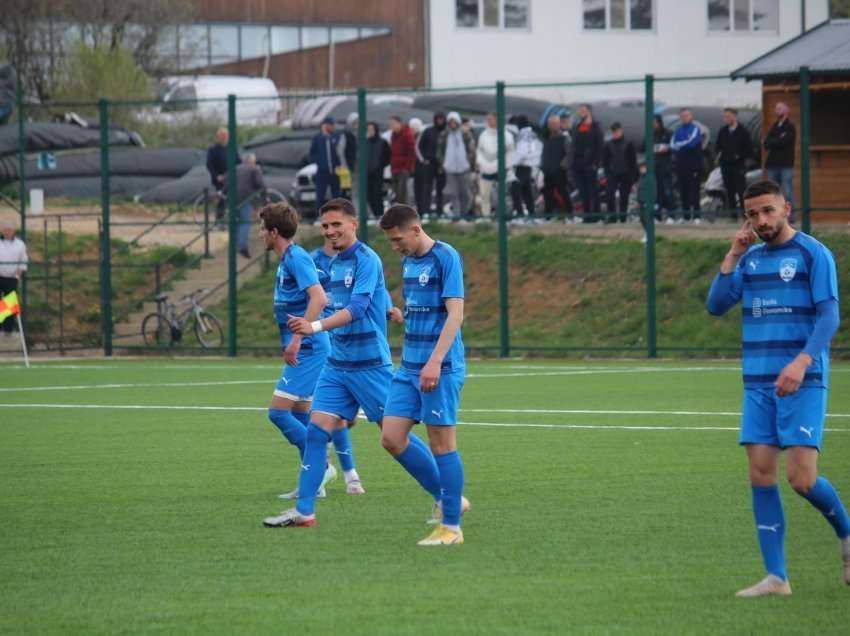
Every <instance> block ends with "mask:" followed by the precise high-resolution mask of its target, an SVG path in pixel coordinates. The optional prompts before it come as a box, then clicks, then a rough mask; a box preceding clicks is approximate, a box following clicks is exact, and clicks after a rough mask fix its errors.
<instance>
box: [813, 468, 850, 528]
mask: <svg viewBox="0 0 850 636" xmlns="http://www.w3.org/2000/svg"><path fill="white" fill-rule="evenodd" d="M803 496H804V497H805V498H806V499H807V500H808V501H809V503H810V504H812V505H813V506H814V507H815V508H817V509H818V510H820V511H821V514H822V515H823V516H824V518H825V519H826V520H827V521H828V522H829V524H830V525H831V526H832V527H833V528H834V529H835V534H837V535H838V538H839V539H844V538H846V537H848V536H850V517H848V516H847V510H846V509H845V508H844V504H843V503H842V502H841V498H840V497H839V496H838V493H837V492H836V491H835V488H833V486H832V484H831V483H829V481H828V480H827V479H826V478H824V477H818V478H817V481H815V485H814V486H812V489H811V490H810V491H809V492H807V493H806V494H805V495H803Z"/></svg>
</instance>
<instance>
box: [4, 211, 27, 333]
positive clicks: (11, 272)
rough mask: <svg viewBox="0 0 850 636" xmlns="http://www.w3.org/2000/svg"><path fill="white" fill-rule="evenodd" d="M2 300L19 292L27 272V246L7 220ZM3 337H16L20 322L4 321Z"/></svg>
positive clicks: (5, 226) (5, 224)
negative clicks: (22, 277)
mask: <svg viewBox="0 0 850 636" xmlns="http://www.w3.org/2000/svg"><path fill="white" fill-rule="evenodd" d="M0 230H2V233H1V234H0V298H2V297H3V296H5V295H6V294H10V293H12V292H13V291H18V279H20V277H21V274H23V273H24V272H25V271H27V262H28V261H29V259H28V258H27V246H26V244H25V243H24V242H23V241H22V240H21V239H19V238H18V237H16V236H15V224H14V223H13V222H12V221H10V220H6V221H3V223H2V227H0ZM2 328H3V330H2V332H0V333H2V335H3V337H5V338H12V337H14V334H15V331H17V330H18V321H17V320H13V319H12V318H7V319H6V320H4V321H3V325H2Z"/></svg>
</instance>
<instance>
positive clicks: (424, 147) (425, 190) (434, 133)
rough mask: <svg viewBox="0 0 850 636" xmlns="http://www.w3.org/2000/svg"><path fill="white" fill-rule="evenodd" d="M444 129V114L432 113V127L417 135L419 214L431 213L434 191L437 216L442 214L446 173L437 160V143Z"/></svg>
mask: <svg viewBox="0 0 850 636" xmlns="http://www.w3.org/2000/svg"><path fill="white" fill-rule="evenodd" d="M445 129H446V114H445V113H443V112H440V111H438V112H436V113H434V125H433V126H429V127H428V128H426V129H425V130H423V131H422V134H421V135H419V141H418V143H417V156H418V157H421V162H422V164H423V173H422V198H421V205H422V208H421V209H420V210H419V214H422V215H425V214H430V213H431V192H432V191H434V193H435V199H436V203H437V208H436V210H435V213H436V214H437V216H439V215H441V214H442V213H443V189H444V188H445V187H446V173H445V172H443V168H442V166H441V165H440V162H439V161H438V160H437V142H438V141H439V139H440V135H441V134H442V132H443V131H444V130H445Z"/></svg>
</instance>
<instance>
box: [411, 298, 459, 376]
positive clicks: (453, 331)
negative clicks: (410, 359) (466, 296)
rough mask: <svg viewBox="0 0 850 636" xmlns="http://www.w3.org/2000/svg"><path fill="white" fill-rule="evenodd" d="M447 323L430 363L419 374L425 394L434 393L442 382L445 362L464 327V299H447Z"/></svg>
mask: <svg viewBox="0 0 850 636" xmlns="http://www.w3.org/2000/svg"><path fill="white" fill-rule="evenodd" d="M445 302H446V312H447V314H448V315H447V316H446V322H445V323H444V324H443V328H442V330H440V337H439V338H438V339H437V344H436V345H434V350H433V351H432V352H431V357H430V358H428V362H426V363H425V366H424V367H422V371H421V372H420V374H419V385H420V387H421V388H422V390H423V391H424V392H425V393H429V392H431V391H433V390H434V389H435V388H436V387H437V384H438V383H439V381H440V372H441V370H442V366H443V360H445V358H446V354H447V353H448V352H449V349H451V346H452V344H453V343H454V341H455V337H456V336H457V332H458V330H459V329H460V327H461V325H463V298H446V299H445Z"/></svg>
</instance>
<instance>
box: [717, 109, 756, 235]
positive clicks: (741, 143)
mask: <svg viewBox="0 0 850 636" xmlns="http://www.w3.org/2000/svg"><path fill="white" fill-rule="evenodd" d="M723 121H724V123H725V124H726V125H725V126H723V127H722V128H721V129H720V130H719V131H717V141H716V142H715V144H714V145H715V149H716V150H717V154H718V155H719V163H720V172H721V174H722V175H723V189H724V190H726V206H727V207H728V209H729V211H730V215H731V217H732V220H733V221H734V220H737V218H738V211H739V210H743V209H744V189H745V188H746V187H747V182H746V178H745V175H746V170H747V169H746V165H745V162H746V160H747V159H748V158H749V157H750V156H752V154H753V140H752V137H750V132H749V131H748V130H747V129H746V128H745V127H744V126H741V125H739V124H738V111H737V110H735V109H734V108H724V109H723Z"/></svg>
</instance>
